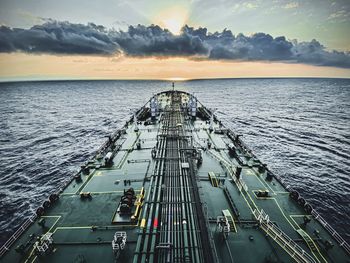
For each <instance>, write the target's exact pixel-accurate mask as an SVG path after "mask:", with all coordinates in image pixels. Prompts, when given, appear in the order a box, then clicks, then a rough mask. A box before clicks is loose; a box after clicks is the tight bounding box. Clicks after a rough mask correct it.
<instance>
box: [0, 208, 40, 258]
mask: <svg viewBox="0 0 350 263" xmlns="http://www.w3.org/2000/svg"><path fill="white" fill-rule="evenodd" d="M35 219H36V215H33V216H31V217H30V218H28V219H27V220H26V221H25V222H24V223H23V224H22V225H21V226H20V227H19V228H18V229H17V230H16V232H15V233H13V235H12V236H11V237H10V238H9V239H8V240H7V241H6V242H5V244H4V245H3V246H2V247H1V248H0V258H1V257H2V256H3V255H4V254H5V253H6V252H7V251H8V250H9V249H10V247H11V246H12V245H13V243H15V242H16V240H17V239H18V238H19V237H20V236H21V235H22V234H23V232H24V231H26V230H27V229H28V227H29V226H30V225H31V224H32V223H33V222H34V221H35Z"/></svg>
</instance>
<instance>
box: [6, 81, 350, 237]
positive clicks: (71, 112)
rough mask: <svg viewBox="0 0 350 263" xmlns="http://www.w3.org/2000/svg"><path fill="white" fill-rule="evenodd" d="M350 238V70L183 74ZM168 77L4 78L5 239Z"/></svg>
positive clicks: (188, 86)
mask: <svg viewBox="0 0 350 263" xmlns="http://www.w3.org/2000/svg"><path fill="white" fill-rule="evenodd" d="M176 88H177V89H180V90H185V91H188V92H191V93H194V94H195V96H197V97H198V99H199V100H200V101H201V102H202V103H203V104H204V105H206V106H207V107H209V108H212V109H216V115H217V116H218V117H219V118H220V119H222V120H223V122H224V123H225V124H226V125H227V126H228V127H230V128H232V129H233V130H234V131H236V132H238V133H240V134H243V140H244V141H245V142H246V144H248V145H249V146H250V148H252V149H253V151H254V152H255V154H256V155H257V156H258V157H259V158H260V159H261V160H262V161H263V162H265V163H267V164H268V167H269V168H270V169H271V170H272V171H273V172H275V173H276V174H278V175H279V176H280V177H281V178H282V180H283V181H284V182H285V183H286V184H288V185H291V186H293V187H294V188H295V189H296V190H298V191H299V192H300V193H301V194H302V195H303V196H304V197H305V198H306V199H307V200H309V201H310V202H311V204H312V205H313V207H315V208H316V209H317V211H319V213H320V214H321V215H322V216H323V217H324V218H325V219H326V220H327V221H328V222H329V223H330V224H331V225H332V226H333V227H334V228H335V229H336V230H337V231H338V232H339V233H341V235H342V236H343V237H344V238H345V239H346V240H347V241H350V230H349V229H350V216H349V215H350V79H347V80H346V79H227V80H196V81H185V82H177V83H176ZM167 89H171V82H166V81H51V82H17V83H15V82H14V83H0V164H1V166H0V244H1V243H3V242H4V241H5V240H6V239H7V238H8V237H9V236H10V235H11V234H12V233H13V232H14V231H15V230H16V228H17V227H18V226H19V225H20V224H21V223H22V222H23V221H24V220H25V219H26V218H28V217H29V216H30V215H32V214H33V213H34V212H35V210H36V208H37V207H38V206H39V205H40V204H41V203H42V201H43V200H44V199H45V198H47V197H48V195H49V194H50V193H52V192H54V191H55V189H57V187H58V186H59V185H60V184H62V183H63V182H65V181H68V180H69V178H70V177H71V176H72V174H73V173H74V172H75V171H77V169H78V168H79V167H80V165H81V164H82V163H83V162H84V161H85V160H86V159H87V158H88V157H89V156H91V155H92V154H94V152H95V151H96V150H97V149H98V147H99V146H100V145H101V144H102V143H103V142H104V141H105V140H106V137H107V136H108V135H109V134H110V133H112V132H113V131H115V130H116V129H117V128H120V127H121V126H122V125H123V124H124V123H125V121H126V119H127V118H128V117H129V116H130V114H131V112H132V111H133V110H135V109H137V108H139V107H141V106H142V105H144V104H145V103H146V101H147V100H148V99H149V98H150V97H151V96H152V95H153V94H154V93H156V92H160V91H164V90H167Z"/></svg>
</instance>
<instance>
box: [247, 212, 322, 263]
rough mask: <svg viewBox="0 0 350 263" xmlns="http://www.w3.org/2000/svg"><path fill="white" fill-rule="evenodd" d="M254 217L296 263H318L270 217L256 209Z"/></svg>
mask: <svg viewBox="0 0 350 263" xmlns="http://www.w3.org/2000/svg"><path fill="white" fill-rule="evenodd" d="M253 215H254V216H255V218H256V220H258V221H259V223H260V227H261V228H262V229H263V230H264V231H265V232H266V234H268V235H269V236H270V237H271V238H272V239H273V240H274V241H276V242H277V244H279V245H280V246H281V247H282V248H283V249H284V250H285V251H286V252H287V253H288V254H289V255H290V256H291V257H292V258H293V259H294V260H295V261H296V262H298V263H299V262H300V263H316V261H315V259H314V258H313V257H311V256H310V255H309V254H308V253H307V252H306V251H305V250H304V249H302V248H301V247H300V246H299V245H298V244H296V243H295V242H294V241H293V239H291V238H290V237H289V236H288V235H287V234H286V233H284V232H283V231H282V230H281V229H280V228H279V227H278V226H276V225H275V224H273V223H272V222H271V221H270V218H269V216H268V215H267V214H266V213H265V212H264V210H263V209H261V211H259V210H257V209H255V210H254V211H253Z"/></svg>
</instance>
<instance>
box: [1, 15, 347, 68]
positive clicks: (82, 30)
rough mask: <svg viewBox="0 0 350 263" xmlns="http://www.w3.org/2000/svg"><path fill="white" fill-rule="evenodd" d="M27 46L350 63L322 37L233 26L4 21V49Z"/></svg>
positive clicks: (44, 49)
mask: <svg viewBox="0 0 350 263" xmlns="http://www.w3.org/2000/svg"><path fill="white" fill-rule="evenodd" d="M10 52H26V53H49V54H69V55H74V54H77V55H100V56H101V55H102V56H111V57H113V56H114V57H115V54H124V55H125V56H134V57H150V56H154V57H169V56H181V57H189V58H192V59H196V58H201V59H209V60H239V61H281V62H289V63H304V64H311V65H318V66H333V67H342V68H350V53H349V52H340V51H335V50H333V51H329V50H327V49H326V48H325V47H324V46H323V45H322V44H321V43H319V42H318V41H317V40H312V41H310V42H298V41H296V40H292V41H291V40H287V39H286V38H285V37H284V36H280V37H275V38H274V37H272V36H271V35H269V34H266V33H255V34H253V35H251V36H245V35H243V34H238V35H234V34H233V33H232V32H231V31H230V30H227V29H224V30H223V31H222V32H214V33H210V32H208V30H207V29H206V28H197V29H196V28H193V27H189V26H184V27H183V29H182V32H181V34H180V35H173V34H172V33H171V32H170V31H168V30H166V29H162V28H161V27H159V26H157V25H150V26H144V25H137V26H129V28H128V29H127V30H125V31H117V30H108V29H106V28H105V27H103V26H99V25H95V24H93V23H89V24H87V25H83V24H72V23H69V22H57V21H53V20H49V21H47V22H46V23H44V24H42V25H36V26H33V27H32V28H30V29H20V28H9V27H6V26H1V27H0V53H10Z"/></svg>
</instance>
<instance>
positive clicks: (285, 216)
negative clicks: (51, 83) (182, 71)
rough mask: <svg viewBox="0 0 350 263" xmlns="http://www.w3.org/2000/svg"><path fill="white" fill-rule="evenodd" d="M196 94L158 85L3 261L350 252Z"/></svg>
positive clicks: (252, 258) (7, 247) (319, 257)
mask: <svg viewBox="0 0 350 263" xmlns="http://www.w3.org/2000/svg"><path fill="white" fill-rule="evenodd" d="M240 137H241V136H240V135H237V134H235V133H234V132H233V131H231V130H229V129H227V128H226V127H225V126H224V125H223V124H222V123H221V122H220V121H219V120H218V119H217V118H216V117H215V116H214V114H213V112H212V111H210V110H209V109H207V108H206V107H205V106H204V105H202V104H201V103H200V102H199V101H198V100H197V98H196V97H194V96H193V95H191V94H188V93H186V92H182V91H175V90H170V91H165V92H161V93H158V94H156V95H154V96H153V97H152V98H151V99H150V100H149V101H148V102H147V103H146V104H145V105H144V106H143V107H142V108H141V109H139V110H138V111H136V112H135V114H134V115H133V116H132V117H131V118H130V120H129V121H127V122H126V124H125V125H124V126H123V128H121V129H120V130H118V131H116V132H115V133H113V134H112V135H111V136H110V137H109V138H108V140H107V141H106V142H105V143H104V144H103V145H102V147H101V148H100V149H99V150H98V151H97V152H96V154H95V155H94V156H93V157H92V158H91V159H90V160H88V161H87V162H86V163H85V164H84V165H82V166H81V169H80V170H79V172H78V173H76V174H75V175H74V176H73V177H72V179H71V181H70V182H69V183H68V184H66V185H64V186H62V187H61V188H60V189H59V191H58V192H57V193H52V194H51V195H50V196H49V197H48V199H47V200H46V201H44V202H43V204H42V206H41V207H39V208H38V209H37V211H36V214H35V215H33V217H31V218H29V219H28V220H27V221H26V222H24V224H23V225H22V226H21V227H20V228H19V229H18V230H17V231H16V232H15V233H14V235H13V236H12V237H11V238H10V239H9V240H8V241H7V242H6V243H5V244H4V246H3V247H2V248H1V250H0V257H1V259H0V261H1V262H98V263H100V262H133V263H138V262H236V263H237V262H244V263H248V262H254V263H256V262H337V263H338V262H349V255H350V253H349V252H350V247H349V244H348V243H347V242H345V241H344V240H343V238H342V237H341V236H340V235H339V234H338V233H337V232H336V231H334V229H333V228H332V227H331V226H330V225H329V224H328V223H327V222H326V221H325V220H324V219H323V218H322V217H321V216H320V215H319V214H318V213H317V212H316V210H315V208H313V207H312V206H311V205H310V204H309V203H308V202H307V201H306V200H305V199H304V198H303V197H301V196H300V195H299V193H298V192H296V191H294V190H293V189H292V188H291V187H287V186H285V185H284V184H283V182H282V181H281V180H280V178H279V177H278V176H276V175H274V174H273V173H272V172H271V171H270V170H269V169H268V168H267V166H266V165H265V164H263V163H262V162H261V161H259V159H258V158H257V157H256V156H255V155H254V154H253V153H252V151H251V150H250V149H249V148H248V147H247V146H246V145H245V144H244V142H243V141H242V140H241V138H240Z"/></svg>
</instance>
